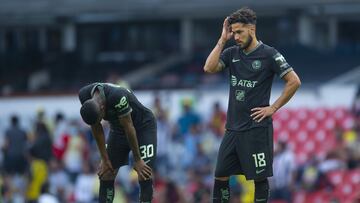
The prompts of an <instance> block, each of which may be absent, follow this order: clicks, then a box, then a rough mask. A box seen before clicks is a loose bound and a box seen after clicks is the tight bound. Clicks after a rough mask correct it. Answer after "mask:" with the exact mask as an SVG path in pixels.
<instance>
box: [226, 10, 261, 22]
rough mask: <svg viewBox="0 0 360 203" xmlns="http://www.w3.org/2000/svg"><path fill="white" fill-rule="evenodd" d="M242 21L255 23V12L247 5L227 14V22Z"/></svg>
mask: <svg viewBox="0 0 360 203" xmlns="http://www.w3.org/2000/svg"><path fill="white" fill-rule="evenodd" d="M234 23H243V24H253V25H256V13H255V11H253V10H251V9H250V8H248V7H243V8H240V9H239V10H237V11H235V12H234V13H232V14H231V15H230V16H229V24H230V25H231V24H234Z"/></svg>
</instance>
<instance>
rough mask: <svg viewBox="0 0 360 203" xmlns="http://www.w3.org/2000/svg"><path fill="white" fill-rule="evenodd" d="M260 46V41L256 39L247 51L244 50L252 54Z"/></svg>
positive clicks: (245, 50)
mask: <svg viewBox="0 0 360 203" xmlns="http://www.w3.org/2000/svg"><path fill="white" fill-rule="evenodd" d="M258 45H259V41H258V40H257V39H256V37H254V38H253V40H252V42H251V43H250V45H249V46H248V47H247V48H246V49H244V52H245V53H250V52H252V51H253V50H254V49H256V48H257V46H258Z"/></svg>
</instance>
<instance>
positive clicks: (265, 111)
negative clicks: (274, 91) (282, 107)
mask: <svg viewBox="0 0 360 203" xmlns="http://www.w3.org/2000/svg"><path fill="white" fill-rule="evenodd" d="M275 111H276V109H275V108H274V107H271V106H266V107H256V108H253V109H251V112H252V113H251V115H250V116H251V118H252V119H253V120H254V121H256V122H261V121H262V120H264V118H266V117H269V116H272V115H273V114H274V113H275Z"/></svg>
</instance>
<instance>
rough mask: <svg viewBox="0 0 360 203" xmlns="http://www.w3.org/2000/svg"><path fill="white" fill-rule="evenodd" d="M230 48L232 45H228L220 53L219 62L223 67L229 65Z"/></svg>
mask: <svg viewBox="0 0 360 203" xmlns="http://www.w3.org/2000/svg"><path fill="white" fill-rule="evenodd" d="M231 50H232V47H229V48H227V49H225V50H224V51H223V52H222V53H221V55H220V60H219V62H220V63H221V64H222V66H223V68H227V67H229V66H230V60H231Z"/></svg>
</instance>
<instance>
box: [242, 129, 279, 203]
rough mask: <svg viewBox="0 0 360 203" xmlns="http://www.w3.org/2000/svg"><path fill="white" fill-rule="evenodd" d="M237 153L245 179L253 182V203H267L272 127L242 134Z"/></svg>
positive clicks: (270, 168) (271, 155) (270, 170)
mask: <svg viewBox="0 0 360 203" xmlns="http://www.w3.org/2000/svg"><path fill="white" fill-rule="evenodd" d="M238 139H239V141H238V142H237V143H238V146H237V148H236V149H237V152H238V155H239V159H240V163H241V166H242V167H243V170H244V174H245V176H246V179H248V180H254V184H255V198H254V199H255V202H261V203H263V202H267V201H268V197H269V183H268V180H267V178H268V177H270V176H272V157H273V154H272V153H273V150H272V149H273V146H272V143H273V142H272V126H271V127H259V128H254V129H250V130H248V131H245V132H243V133H242V134H241V135H240V136H239V137H238Z"/></svg>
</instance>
